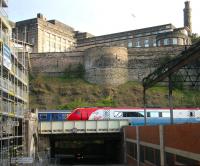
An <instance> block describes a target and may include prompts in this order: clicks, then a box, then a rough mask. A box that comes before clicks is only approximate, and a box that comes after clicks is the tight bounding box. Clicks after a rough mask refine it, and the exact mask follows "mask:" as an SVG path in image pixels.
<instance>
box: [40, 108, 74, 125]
mask: <svg viewBox="0 0 200 166" xmlns="http://www.w3.org/2000/svg"><path fill="white" fill-rule="evenodd" d="M70 113H71V112H70V111H69V110H44V111H39V112H38V120H39V121H40V122H42V121H46V122H48V121H66V120H67V116H68V115H69V114H70Z"/></svg>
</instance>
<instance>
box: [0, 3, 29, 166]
mask: <svg viewBox="0 0 200 166" xmlns="http://www.w3.org/2000/svg"><path fill="white" fill-rule="evenodd" d="M7 7H8V1H7V0H1V1H0V163H1V164H0V165H9V164H10V163H11V159H12V160H13V159H14V158H16V157H20V156H23V155H24V154H23V153H24V151H25V150H24V148H25V119H24V115H25V113H26V111H27V110H28V68H27V65H26V61H27V57H28V56H27V53H26V48H25V45H24V43H23V42H18V41H16V40H11V34H12V31H11V30H12V28H11V26H10V23H9V20H8V15H7V12H6V8H7Z"/></svg>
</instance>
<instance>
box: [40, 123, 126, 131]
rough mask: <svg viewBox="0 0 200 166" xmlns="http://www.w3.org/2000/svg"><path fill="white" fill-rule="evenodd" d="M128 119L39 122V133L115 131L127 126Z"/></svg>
mask: <svg viewBox="0 0 200 166" xmlns="http://www.w3.org/2000/svg"><path fill="white" fill-rule="evenodd" d="M128 125H129V121H128V120H100V121H93V120H90V121H49V122H39V124H38V126H39V130H38V133H39V134H72V133H77V134H81V133H116V132H120V131H121V128H122V127H124V126H128Z"/></svg>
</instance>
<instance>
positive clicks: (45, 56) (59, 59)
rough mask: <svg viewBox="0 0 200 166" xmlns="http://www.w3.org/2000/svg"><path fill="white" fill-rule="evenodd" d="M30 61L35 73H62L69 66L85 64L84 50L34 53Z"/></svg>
mask: <svg viewBox="0 0 200 166" xmlns="http://www.w3.org/2000/svg"><path fill="white" fill-rule="evenodd" d="M30 63H31V72H32V73H33V74H39V73H43V74H47V75H62V74H63V73H64V71H65V70H66V69H67V67H69V66H72V67H73V66H76V65H78V64H83V52H64V53H50V52H49V53H33V54H31V58H30Z"/></svg>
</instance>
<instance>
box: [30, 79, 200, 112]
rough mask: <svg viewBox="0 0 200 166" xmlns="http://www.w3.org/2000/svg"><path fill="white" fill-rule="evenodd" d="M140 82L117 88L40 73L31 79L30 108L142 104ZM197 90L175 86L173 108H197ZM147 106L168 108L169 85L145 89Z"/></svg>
mask: <svg viewBox="0 0 200 166" xmlns="http://www.w3.org/2000/svg"><path fill="white" fill-rule="evenodd" d="M142 91H143V88H142V85H141V84H140V83H138V82H128V83H126V84H123V85H120V86H118V87H109V86H98V85H95V84H90V83H88V82H85V81H84V80H83V79H79V78H70V79H69V78H67V77H65V76H63V77H47V76H42V75H39V76H37V77H35V78H34V79H32V80H31V82H30V107H31V108H39V109H67V110H71V109H74V108H76V107H89V106H112V107H142V106H143V96H142V94H143V93H142ZM199 92H200V91H199V90H191V89H186V88H185V87H181V88H179V87H175V88H174V90H173V99H174V100H173V105H174V107H200V93H199ZM147 101H148V102H147V104H148V106H149V107H168V88H167V87H165V86H158V85H157V86H155V87H152V88H150V89H149V90H147Z"/></svg>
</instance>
